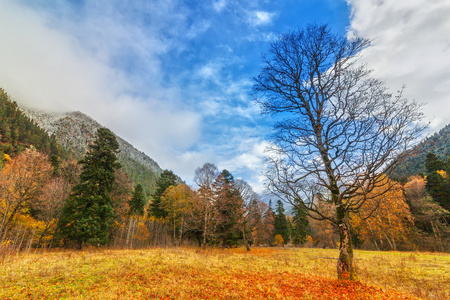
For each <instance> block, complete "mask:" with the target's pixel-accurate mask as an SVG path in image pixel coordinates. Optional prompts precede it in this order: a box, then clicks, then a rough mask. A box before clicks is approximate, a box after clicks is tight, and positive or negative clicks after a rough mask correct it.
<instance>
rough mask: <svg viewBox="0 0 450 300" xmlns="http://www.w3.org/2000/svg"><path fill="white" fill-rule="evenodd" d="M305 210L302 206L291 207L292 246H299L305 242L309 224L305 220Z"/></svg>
mask: <svg viewBox="0 0 450 300" xmlns="http://www.w3.org/2000/svg"><path fill="white" fill-rule="evenodd" d="M306 216H307V213H306V209H305V208H303V207H302V206H294V207H293V217H292V222H293V223H294V224H293V225H294V226H293V228H292V243H293V244H294V245H301V244H303V243H305V242H306V238H307V236H308V231H307V230H308V226H309V222H308V219H307V217H306Z"/></svg>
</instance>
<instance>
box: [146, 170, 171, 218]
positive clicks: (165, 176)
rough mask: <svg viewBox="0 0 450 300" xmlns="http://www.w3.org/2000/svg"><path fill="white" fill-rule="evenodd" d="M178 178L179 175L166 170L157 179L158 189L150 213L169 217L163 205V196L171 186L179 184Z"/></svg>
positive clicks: (156, 216) (158, 216)
mask: <svg viewBox="0 0 450 300" xmlns="http://www.w3.org/2000/svg"><path fill="white" fill-rule="evenodd" d="M177 181H178V178H177V176H176V175H175V174H174V173H173V172H172V171H170V170H164V172H163V173H162V174H161V177H159V179H158V180H157V181H156V189H155V192H154V193H153V194H152V199H153V201H152V203H151V204H150V209H149V212H148V213H149V215H150V216H153V217H155V218H165V217H167V212H166V211H165V210H164V208H163V207H162V205H161V197H162V196H163V195H164V192H165V191H166V190H167V189H168V188H169V187H170V186H176V185H177Z"/></svg>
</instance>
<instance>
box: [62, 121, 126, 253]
mask: <svg viewBox="0 0 450 300" xmlns="http://www.w3.org/2000/svg"><path fill="white" fill-rule="evenodd" d="M118 149H119V144H118V143H117V140H116V137H115V136H114V134H113V133H112V132H111V131H110V130H109V129H106V128H100V129H99V130H98V131H97V138H96V140H95V141H94V143H92V144H91V145H89V149H88V152H87V153H86V155H85V157H84V158H83V159H82V160H80V161H79V164H81V165H82V169H81V174H80V178H79V183H78V184H77V185H76V186H75V187H74V188H73V193H72V195H71V196H70V197H69V199H68V200H67V203H66V205H65V207H64V210H63V216H62V218H61V225H62V226H61V233H62V235H63V236H64V237H65V238H66V239H68V240H70V241H72V242H76V245H77V248H79V249H81V247H82V246H83V244H85V243H87V244H93V245H99V244H100V245H104V244H106V243H107V242H108V241H109V238H110V235H109V233H110V226H111V223H112V219H113V206H112V198H111V195H110V193H111V191H112V188H113V184H114V179H115V172H116V170H117V169H119V168H120V164H119V163H118V162H117V153H118Z"/></svg>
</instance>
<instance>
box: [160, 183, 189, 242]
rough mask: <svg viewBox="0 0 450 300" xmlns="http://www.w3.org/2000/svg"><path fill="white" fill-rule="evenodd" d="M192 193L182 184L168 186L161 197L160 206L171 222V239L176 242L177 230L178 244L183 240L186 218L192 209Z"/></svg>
mask: <svg viewBox="0 0 450 300" xmlns="http://www.w3.org/2000/svg"><path fill="white" fill-rule="evenodd" d="M193 201H194V193H193V191H192V190H191V188H190V187H188V186H187V185H186V184H184V183H180V184H178V185H177V186H170V187H169V188H168V189H167V190H166V191H165V192H164V194H163V196H162V197H161V204H162V207H163V208H164V210H165V211H167V213H168V217H169V218H170V219H171V221H172V222H173V238H174V242H175V241H176V231H177V228H178V229H179V244H181V240H182V239H183V232H184V228H185V223H186V217H187V215H188V213H189V212H190V211H191V209H192V207H193Z"/></svg>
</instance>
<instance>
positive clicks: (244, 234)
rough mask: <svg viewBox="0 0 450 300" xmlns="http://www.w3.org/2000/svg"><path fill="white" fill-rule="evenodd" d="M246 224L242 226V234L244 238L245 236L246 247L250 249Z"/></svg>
mask: <svg viewBox="0 0 450 300" xmlns="http://www.w3.org/2000/svg"><path fill="white" fill-rule="evenodd" d="M245 227H246V226H245V224H244V226H243V227H242V235H243V238H244V245H245V248H246V249H247V251H250V245H249V244H248V240H247V234H246V232H245Z"/></svg>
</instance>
